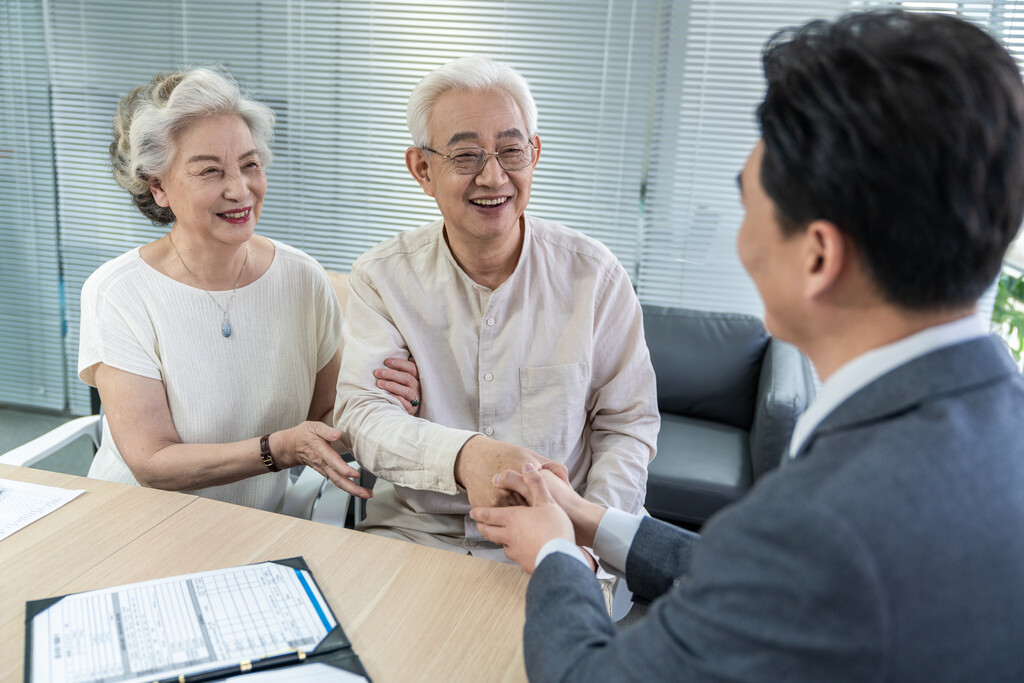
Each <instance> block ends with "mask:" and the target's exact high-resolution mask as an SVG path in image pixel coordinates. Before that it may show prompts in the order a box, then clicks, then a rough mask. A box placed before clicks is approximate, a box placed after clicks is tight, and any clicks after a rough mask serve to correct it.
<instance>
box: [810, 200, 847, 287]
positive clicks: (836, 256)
mask: <svg viewBox="0 0 1024 683" xmlns="http://www.w3.org/2000/svg"><path fill="white" fill-rule="evenodd" d="M805 238H806V240H807V241H806V244H807V252H806V255H805V262H804V276H805V278H804V293H805V295H806V296H807V297H808V298H809V299H816V298H818V297H820V296H821V295H823V294H825V293H827V292H829V291H830V290H832V289H834V288H835V287H836V286H837V284H838V283H839V281H840V279H841V278H842V276H843V274H844V273H845V272H846V271H847V270H848V269H849V268H850V266H851V265H852V263H851V261H850V259H851V257H852V253H851V252H850V249H849V247H848V245H847V243H846V237H845V236H844V235H843V232H842V231H841V230H840V229H839V228H838V227H836V225H835V223H832V222H830V221H825V220H817V221H812V222H811V224H810V225H808V226H807V232H806V234H805Z"/></svg>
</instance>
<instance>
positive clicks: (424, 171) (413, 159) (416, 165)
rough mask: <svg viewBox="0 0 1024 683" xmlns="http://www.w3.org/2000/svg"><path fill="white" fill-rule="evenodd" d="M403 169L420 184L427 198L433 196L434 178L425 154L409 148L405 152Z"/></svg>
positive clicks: (419, 149) (421, 150)
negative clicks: (407, 170)
mask: <svg viewBox="0 0 1024 683" xmlns="http://www.w3.org/2000/svg"><path fill="white" fill-rule="evenodd" d="M405 167H406V168H408V169H409V173H411V174H412V177H413V178H414V179H415V180H416V182H417V183H419V184H420V187H422V188H423V191H424V192H425V193H426V195H427V196H428V197H433V196H434V176H433V174H432V173H431V171H430V164H429V163H428V162H427V153H426V151H424V150H423V149H422V148H420V147H409V148H408V149H406V150H405Z"/></svg>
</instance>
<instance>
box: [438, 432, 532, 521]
mask: <svg viewBox="0 0 1024 683" xmlns="http://www.w3.org/2000/svg"><path fill="white" fill-rule="evenodd" d="M546 462H548V461H547V460H545V459H544V458H543V457H541V456H540V455H538V454H536V453H534V452H533V451H531V450H529V449H526V448H522V447H521V446H515V445H513V444H510V443H505V442H503V441H496V440H494V439H488V438H487V437H486V436H481V435H479V434H478V435H476V436H474V437H473V438H471V439H470V440H469V441H467V442H466V443H465V444H464V445H463V446H462V450H461V451H459V455H458V456H457V457H456V458H455V481H456V482H457V483H458V484H459V485H460V486H462V487H463V488H464V489H466V493H467V494H468V495H469V504H470V505H472V506H473V507H503V506H506V505H522V504H523V503H524V502H525V498H524V497H523V496H522V495H521V493H519V492H517V491H514V490H510V489H507V488H501V487H499V486H497V485H496V484H495V481H494V478H495V476H496V475H497V474H499V473H501V472H504V471H505V470H515V471H516V472H520V471H522V469H523V465H525V464H527V463H529V464H531V465H536V466H537V467H540V466H541V465H543V464H544V463H546Z"/></svg>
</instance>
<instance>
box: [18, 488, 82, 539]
mask: <svg viewBox="0 0 1024 683" xmlns="http://www.w3.org/2000/svg"><path fill="white" fill-rule="evenodd" d="M83 493H85V491H69V490H68V489H61V488H56V487H54V486H42V485H41V484H28V483H26V482H23V481H14V480H12V479H0V541H2V540H3V539H5V538H7V537H8V536H10V535H11V534H13V533H14V532H15V531H17V530H18V529H23V528H25V527H27V526H28V525H29V524H31V523H32V522H34V521H36V520H37V519H40V518H42V517H45V516H46V515H48V514H50V513H51V512H53V511H54V510H56V509H57V508H59V507H60V506H61V505H64V504H65V503H67V502H68V501H71V500H74V499H75V498H77V497H78V496H80V495H82V494H83Z"/></svg>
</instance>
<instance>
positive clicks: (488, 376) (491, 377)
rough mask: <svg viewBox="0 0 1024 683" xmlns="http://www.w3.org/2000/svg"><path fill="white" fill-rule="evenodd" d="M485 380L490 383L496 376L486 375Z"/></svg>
mask: <svg viewBox="0 0 1024 683" xmlns="http://www.w3.org/2000/svg"><path fill="white" fill-rule="evenodd" d="M484 379H485V380H487V381H488V382H490V381H491V380H492V379H494V375H492V374H491V373H489V372H488V373H487V374H485V375H484Z"/></svg>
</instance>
